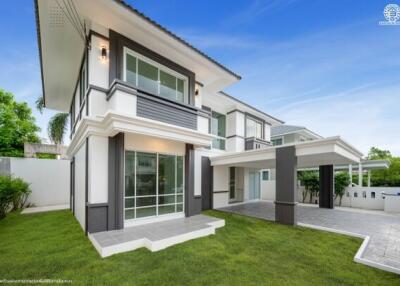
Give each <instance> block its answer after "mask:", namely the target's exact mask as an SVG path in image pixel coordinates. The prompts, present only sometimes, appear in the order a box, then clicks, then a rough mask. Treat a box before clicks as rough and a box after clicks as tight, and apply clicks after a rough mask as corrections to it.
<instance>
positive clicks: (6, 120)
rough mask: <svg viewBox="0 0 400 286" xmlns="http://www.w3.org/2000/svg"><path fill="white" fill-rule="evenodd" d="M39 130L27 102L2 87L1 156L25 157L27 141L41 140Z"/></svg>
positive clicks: (0, 102)
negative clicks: (21, 100) (17, 98)
mask: <svg viewBox="0 0 400 286" xmlns="http://www.w3.org/2000/svg"><path fill="white" fill-rule="evenodd" d="M38 131H40V128H39V127H38V126H37V125H36V123H35V117H33V115H32V110H31V109H30V108H29V107H28V105H27V103H26V102H22V103H18V102H16V101H15V99H14V95H13V94H12V93H10V92H6V91H4V90H2V89H0V156H11V157H23V155H24V143H25V142H34V143H37V142H40V140H39V137H38V136H37V132H38Z"/></svg>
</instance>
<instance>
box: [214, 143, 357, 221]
mask: <svg viewBox="0 0 400 286" xmlns="http://www.w3.org/2000/svg"><path fill="white" fill-rule="evenodd" d="M361 156H362V154H361V152H359V151H358V150H357V149H355V148H354V147H353V146H351V145H350V144H348V143H347V142H345V141H344V140H342V139H341V138H340V137H330V138H324V139H318V140H314V141H308V142H301V143H296V144H288V145H281V146H270V147H267V148H265V149H256V150H251V151H244V152H235V153H230V154H229V153H228V154H224V155H220V156H216V157H212V158H210V160H211V166H213V168H214V171H213V172H214V178H213V179H214V184H213V188H214V189H213V195H214V200H215V201H217V199H219V198H220V197H221V193H224V192H227V190H224V188H227V186H228V182H227V179H226V178H224V177H223V176H222V175H221V174H223V172H221V169H225V170H226V169H227V168H231V167H245V168H255V169H275V170H276V188H275V192H276V195H275V202H274V203H275V207H274V219H275V221H277V222H280V223H283V224H289V225H296V223H297V201H298V200H297V170H298V168H309V167H317V168H319V174H320V175H319V178H320V192H319V206H320V207H321V208H333V193H334V184H333V183H334V167H333V166H334V165H340V164H347V165H348V164H353V163H359V162H360V160H361ZM225 181H226V182H225ZM218 196H219V197H218ZM220 202H221V200H220V199H219V204H218V207H221V206H225V205H228V200H227V199H226V200H225V202H226V203H225V205H224V204H221V203H220ZM214 206H215V203H214Z"/></svg>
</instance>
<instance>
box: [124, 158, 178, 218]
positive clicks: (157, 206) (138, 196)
mask: <svg viewBox="0 0 400 286" xmlns="http://www.w3.org/2000/svg"><path fill="white" fill-rule="evenodd" d="M183 164H184V160H183V156H176V155H165V154H157V153H144V152H136V151H126V153H125V220H129V219H137V218H144V217H155V216H160V215H166V214H171V213H182V212H183V210H184V206H183V202H184V200H183V196H184V191H183V190H184V180H183V178H184V167H183Z"/></svg>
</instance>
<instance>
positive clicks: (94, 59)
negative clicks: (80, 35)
mask: <svg viewBox="0 0 400 286" xmlns="http://www.w3.org/2000/svg"><path fill="white" fill-rule="evenodd" d="M102 47H105V48H106V50H107V55H108V53H109V43H108V41H107V40H105V39H103V38H100V37H98V36H96V35H92V42H91V49H90V50H89V58H88V59H89V84H93V85H96V86H99V87H102V88H108V86H109V83H108V76H109V72H108V70H109V60H108V59H107V60H105V61H103V60H101V49H102Z"/></svg>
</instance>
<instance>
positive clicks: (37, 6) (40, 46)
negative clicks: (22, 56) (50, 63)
mask: <svg viewBox="0 0 400 286" xmlns="http://www.w3.org/2000/svg"><path fill="white" fill-rule="evenodd" d="M33 4H34V6H35V21H36V34H37V40H38V50H39V61H40V76H41V78H42V97H43V105H44V106H45V107H46V96H45V91H44V76H43V58H42V41H41V35H40V20H39V4H38V0H33Z"/></svg>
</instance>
